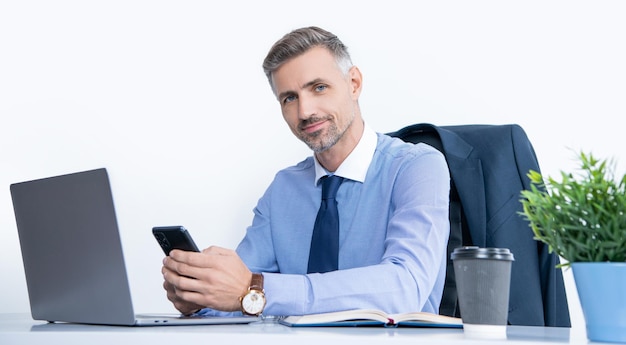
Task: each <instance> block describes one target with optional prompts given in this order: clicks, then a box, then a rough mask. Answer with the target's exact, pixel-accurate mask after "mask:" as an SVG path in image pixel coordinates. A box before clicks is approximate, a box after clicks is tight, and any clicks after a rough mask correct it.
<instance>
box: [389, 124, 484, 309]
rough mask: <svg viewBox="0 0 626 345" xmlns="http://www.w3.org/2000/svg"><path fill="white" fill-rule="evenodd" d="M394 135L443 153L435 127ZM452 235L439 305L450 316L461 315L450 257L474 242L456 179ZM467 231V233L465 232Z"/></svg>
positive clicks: (449, 240) (452, 203)
mask: <svg viewBox="0 0 626 345" xmlns="http://www.w3.org/2000/svg"><path fill="white" fill-rule="evenodd" d="M389 135H391V136H393V137H397V138H399V139H402V140H403V141H406V142H410V143H413V144H417V143H425V144H428V145H430V146H432V147H434V148H436V149H437V150H439V151H440V152H442V153H443V146H442V144H441V139H440V138H439V134H438V133H437V132H436V131H435V130H434V129H432V128H431V129H428V128H426V129H424V130H419V131H404V132H403V131H398V132H393V133H389ZM449 218H450V237H449V239H448V248H447V257H446V280H445V285H444V288H443V295H442V298H441V304H440V306H439V314H441V315H448V316H456V317H459V316H460V312H459V308H458V297H457V291H456V279H455V276H454V265H453V263H452V260H451V259H450V254H452V252H453V251H454V249H455V248H458V247H461V246H468V245H471V244H472V241H471V238H470V235H469V233H468V231H467V224H466V225H465V230H464V227H463V222H464V221H463V219H464V216H463V206H462V205H461V200H460V199H459V194H458V192H457V190H456V186H455V185H454V180H452V179H451V180H450V212H449ZM464 233H465V234H464Z"/></svg>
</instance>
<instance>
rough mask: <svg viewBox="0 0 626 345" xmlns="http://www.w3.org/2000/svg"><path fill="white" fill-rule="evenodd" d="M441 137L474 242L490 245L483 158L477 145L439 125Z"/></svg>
mask: <svg viewBox="0 0 626 345" xmlns="http://www.w3.org/2000/svg"><path fill="white" fill-rule="evenodd" d="M435 129H436V130H437V132H438V133H439V137H440V138H441V142H442V145H443V151H444V155H445V156H446V160H447V162H448V167H449V168H450V175H451V177H452V180H453V181H454V184H455V186H456V189H457V191H458V193H459V198H460V199H461V204H462V206H463V213H464V214H465V217H466V219H467V223H468V227H469V231H470V234H471V236H472V243H473V244H474V245H476V246H482V247H484V246H485V245H486V233H487V207H486V202H485V183H484V182H485V180H484V178H483V170H482V164H481V161H480V159H478V158H476V157H473V156H472V153H473V152H474V148H473V147H472V146H471V145H469V144H468V143H467V142H466V141H464V140H463V139H462V138H461V137H459V136H458V135H456V134H455V133H454V132H452V131H449V130H447V129H444V128H442V127H435Z"/></svg>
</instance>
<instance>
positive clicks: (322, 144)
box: [299, 115, 354, 153]
mask: <svg viewBox="0 0 626 345" xmlns="http://www.w3.org/2000/svg"><path fill="white" fill-rule="evenodd" d="M322 120H329V121H330V124H329V126H328V128H327V130H326V132H325V131H324V129H320V130H318V131H315V132H313V133H304V132H302V131H300V132H299V137H300V140H302V141H303V142H304V143H305V144H306V145H307V146H308V147H309V148H310V149H311V150H313V152H315V153H320V152H324V151H326V150H328V149H329V148H331V147H333V146H334V145H335V144H336V143H337V142H338V141H339V140H340V139H341V138H342V137H343V135H344V134H345V133H346V131H347V130H348V128H350V126H351V125H352V121H354V115H353V116H352V117H351V118H350V121H349V122H348V123H347V124H346V126H345V127H344V128H342V129H339V127H337V123H336V122H335V121H333V118H332V117H331V116H327V117H326V118H321V117H311V118H309V119H307V120H305V121H303V122H302V123H301V127H304V126H305V125H307V124H309V123H315V122H319V121H322Z"/></svg>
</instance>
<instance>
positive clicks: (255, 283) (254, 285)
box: [250, 273, 263, 291]
mask: <svg viewBox="0 0 626 345" xmlns="http://www.w3.org/2000/svg"><path fill="white" fill-rule="evenodd" d="M250 290H257V291H263V275H262V274H261V273H252V279H251V280H250Z"/></svg>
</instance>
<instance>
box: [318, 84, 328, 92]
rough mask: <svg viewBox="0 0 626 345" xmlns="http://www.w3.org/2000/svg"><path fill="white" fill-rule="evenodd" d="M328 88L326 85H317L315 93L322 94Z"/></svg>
mask: <svg viewBox="0 0 626 345" xmlns="http://www.w3.org/2000/svg"><path fill="white" fill-rule="evenodd" d="M326 88H328V86H326V85H317V86H316V87H315V91H317V92H322V91H324V90H326Z"/></svg>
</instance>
